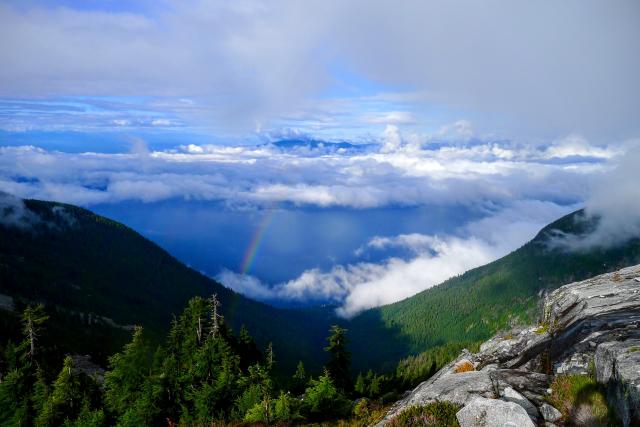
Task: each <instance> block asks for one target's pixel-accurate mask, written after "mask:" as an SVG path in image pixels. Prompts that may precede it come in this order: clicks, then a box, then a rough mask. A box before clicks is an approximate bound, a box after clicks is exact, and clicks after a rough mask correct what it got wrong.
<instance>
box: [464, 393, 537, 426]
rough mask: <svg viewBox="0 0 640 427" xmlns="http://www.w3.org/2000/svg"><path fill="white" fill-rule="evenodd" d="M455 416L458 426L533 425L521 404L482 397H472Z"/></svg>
mask: <svg viewBox="0 0 640 427" xmlns="http://www.w3.org/2000/svg"><path fill="white" fill-rule="evenodd" d="M456 418H457V419H458V422H459V423H460V427H535V424H534V423H533V421H531V418H529V415H527V412H526V411H525V410H524V408H523V407H522V406H520V405H518V404H516V403H513V402H505V401H503V400H498V399H487V398H484V397H475V398H473V399H472V400H471V401H470V402H469V403H467V405H466V406H465V407H464V408H462V409H461V410H460V411H458V413H457V414H456Z"/></svg>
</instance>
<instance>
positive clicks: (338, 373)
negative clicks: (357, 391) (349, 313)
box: [324, 325, 351, 391]
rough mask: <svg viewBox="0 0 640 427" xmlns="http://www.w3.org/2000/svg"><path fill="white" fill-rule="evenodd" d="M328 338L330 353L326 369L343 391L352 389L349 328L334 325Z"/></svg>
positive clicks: (327, 348)
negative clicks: (347, 334)
mask: <svg viewBox="0 0 640 427" xmlns="http://www.w3.org/2000/svg"><path fill="white" fill-rule="evenodd" d="M329 332H330V335H329V337H328V338H327V341H328V343H329V345H328V346H327V347H325V349H324V350H325V351H326V352H328V353H329V361H328V362H327V364H326V369H327V371H328V372H329V375H330V376H331V379H332V380H333V382H334V383H335V385H336V387H338V388H339V389H341V390H343V391H350V390H351V373H350V368H351V353H350V352H349V350H347V343H348V340H347V336H346V333H347V330H346V329H344V328H341V327H340V326H338V325H333V326H332V327H331V329H330V331H329Z"/></svg>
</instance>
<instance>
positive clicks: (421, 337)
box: [349, 211, 640, 370]
mask: <svg viewBox="0 0 640 427" xmlns="http://www.w3.org/2000/svg"><path fill="white" fill-rule="evenodd" d="M596 224H597V219H596V218H592V219H587V218H585V217H584V213H583V212H582V211H577V212H574V213H572V214H569V215H567V216H565V217H563V218H561V219H559V220H557V221H555V222H553V223H551V224H549V225H548V226H546V227H545V228H544V229H543V230H541V231H540V232H539V233H538V235H537V236H536V237H535V238H534V239H533V240H531V241H530V242H528V243H527V244H525V245H524V246H522V247H521V248H519V249H517V250H515V251H514V252H512V253H510V254H509V255H507V256H505V257H503V258H500V259H498V260H496V261H494V262H492V263H489V264H487V265H485V266H482V267H478V268H475V269H473V270H469V271H468V272H466V273H464V274H462V275H460V276H457V277H453V278H451V279H449V280H447V281H445V282H444V283H442V284H441V285H438V286H435V287H433V288H430V289H427V290H425V291H423V292H421V293H419V294H417V295H414V296H412V297H410V298H407V299H405V300H403V301H400V302H397V303H394V304H390V305H386V306H382V307H379V308H374V309H371V310H368V311H366V312H364V313H362V314H361V315H360V316H358V317H356V318H354V319H352V321H351V322H350V324H349V328H350V329H351V331H353V333H352V339H353V348H354V359H355V360H358V363H359V364H362V365H363V366H377V367H379V368H385V370H386V369H390V368H392V367H393V366H395V362H396V361H398V360H399V359H401V358H404V357H407V355H411V354H417V353H420V352H422V351H424V350H425V349H429V348H434V347H438V346H442V345H455V344H459V345H469V343H472V342H479V341H484V340H486V339H488V338H489V337H490V336H491V335H493V334H494V333H495V332H496V331H498V330H502V329H505V328H508V327H509V326H513V325H514V324H528V323H531V322H535V320H536V317H537V316H538V310H537V309H538V304H539V301H540V296H541V294H542V293H543V292H545V291H550V290H553V289H555V288H557V287H559V286H561V285H563V284H565V283H571V282H574V281H579V280H584V279H587V278H589V277H593V276H596V275H598V274H602V273H605V272H608V271H612V270H616V269H619V268H622V267H625V266H628V265H634V264H638V263H640V239H639V238H637V237H636V238H633V239H630V240H629V241H627V242H626V243H624V244H622V245H619V246H615V247H601V248H592V249H590V250H588V251H569V250H567V249H565V248H561V247H554V246H553V241H554V240H553V239H554V236H556V235H557V234H559V233H560V234H561V233H566V234H577V235H580V234H583V233H588V232H589V231H591V230H592V228H593V227H594V226H595V225H596ZM371 337H376V343H377V345H376V351H375V352H372V351H370V349H369V348H368V347H367V346H366V344H367V343H368V342H370V340H371ZM385 360H386V361H393V362H392V363H390V364H388V365H387V366H385V364H384V362H381V361H385ZM410 360H411V359H410Z"/></svg>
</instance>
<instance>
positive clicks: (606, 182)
mask: <svg viewBox="0 0 640 427" xmlns="http://www.w3.org/2000/svg"><path fill="white" fill-rule="evenodd" d="M639 165H640V145H636V146H634V147H633V148H631V149H629V150H628V151H627V152H626V154H625V155H624V156H621V157H619V158H618V159H616V162H615V163H614V164H613V165H612V166H611V169H610V170H609V171H607V172H605V173H604V174H603V175H602V177H601V178H600V179H599V180H598V181H597V182H596V183H595V184H594V185H593V190H592V191H591V193H590V194H589V197H588V198H587V200H586V205H585V213H584V217H583V219H582V220H584V221H588V222H592V221H594V220H595V221H594V222H595V224H596V225H595V229H594V230H592V231H590V232H589V233H587V234H581V235H576V234H558V235H556V238H555V239H554V240H553V243H552V244H553V245H557V246H560V247H563V248H565V249H568V250H589V249H591V248H594V247H599V248H607V247H611V246H615V245H617V244H620V243H623V242H626V241H628V240H631V239H634V238H640V168H639V167H638V166H639Z"/></svg>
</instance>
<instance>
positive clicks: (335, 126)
mask: <svg viewBox="0 0 640 427" xmlns="http://www.w3.org/2000/svg"><path fill="white" fill-rule="evenodd" d="M638 18H640V4H639V3H638V2H635V1H619V2H615V3H606V2H599V1H566V2H561V3H558V2H551V1H549V2H546V1H544V2H525V1H509V2H504V1H494V0H491V1H487V2H482V3H480V2H475V1H460V2H448V1H446V2H445V1H418V0H416V1H413V0H407V1H404V2H401V3H399V4H394V3H392V2H384V1H364V0H351V1H308V2H296V1H285V0H279V1H268V2H266V1H260V0H242V1H235V2H224V1H205V0H192V1H191V0H190V1H172V0H165V1H131V2H121V1H109V0H104V1H98V0H93V1H59V2H56V1H27V2H14V1H0V40H2V42H0V58H2V67H0V191H4V192H7V193H11V194H14V195H16V196H19V197H32V198H41V199H48V200H58V201H63V202H69V203H75V204H79V205H82V206H86V207H89V208H91V209H94V210H96V211H98V212H101V213H104V214H107V215H109V216H111V217H114V218H116V219H119V220H121V221H123V222H125V223H127V224H129V225H131V226H133V227H135V228H136V229H137V230H139V231H141V232H142V233H143V234H145V235H147V236H148V237H150V238H152V239H154V240H156V241H158V242H159V243H161V244H162V245H163V246H164V247H166V248H168V249H170V250H171V252H172V253H174V254H176V255H177V256H179V257H180V258H181V259H182V260H184V261H185V262H187V263H189V264H191V265H193V266H194V267H195V268H197V269H199V270H202V271H204V272H205V273H207V274H209V275H211V276H216V277H218V278H219V279H220V280H221V281H223V282H224V283H225V284H227V285H228V286H230V287H233V288H234V289H236V290H238V291H240V292H243V293H246V294H248V295H250V296H253V297H256V298H259V299H263V300H266V301H270V302H276V303H282V304H306V303H317V302H332V303H336V304H337V305H339V306H340V310H341V313H342V314H344V315H352V314H354V313H356V312H358V311H359V310H362V309H365V308H368V307H372V306H376V305H380V304H385V303H389V302H393V301H396V300H398V299H401V298H405V297H407V296H410V295H412V294H413V293H416V292H418V291H420V290H422V289H425V288H427V287H429V286H433V285H434V284H437V283H438V282H439V281H442V280H444V279H446V278H447V277H449V276H450V275H453V274H459V273H461V272H462V271H464V270H466V269H468V268H471V267H473V266H476V265H480V264H482V263H486V262H488V261H490V260H492V259H495V258H496V257H499V256H502V255H504V254H506V253H508V252H509V251H510V250H513V249H514V248H516V247H518V246H519V245H521V244H522V243H524V242H525V241H526V240H527V239H530V238H531V237H532V236H533V235H534V234H535V232H536V231H537V230H538V229H539V228H540V227H542V226H544V225H545V224H546V223H548V222H549V221H552V220H553V219H555V218H557V217H559V216H561V215H563V214H565V213H568V212H569V211H571V210H573V209H576V208H579V207H583V206H586V207H587V209H588V211H589V212H591V213H593V214H598V215H602V216H604V217H606V218H609V220H607V221H604V222H603V223H604V224H608V225H606V229H607V233H608V234H607V235H609V236H618V237H619V236H620V235H621V234H620V233H622V231H621V230H626V233H627V234H629V232H631V234H633V233H635V232H636V231H637V230H636V228H637V229H638V230H640V202H639V203H636V204H634V203H635V202H633V201H637V200H640V197H637V195H638V194H637V188H635V187H634V186H633V185H630V184H629V183H630V182H631V183H633V182H637V181H640V176H638V172H637V168H633V167H629V166H628V165H627V166H625V162H627V163H629V162H630V161H632V160H633V161H635V159H636V158H637V156H638V154H637V153H638V148H637V147H638V144H640V115H639V114H640V79H638V77H637V76H638V75H640V51H639V49H640V45H639V44H638V43H637V40H640V26H638V25H637V22H638ZM282 140H287V141H289V143H286V144H283V143H281V142H280V141H282ZM291 141H293V142H291ZM337 142H346V143H347V144H342V145H332V143H337ZM603 182H607V185H606V191H604V192H603V190H602V188H604V187H603V184H602V183H603ZM274 212H275V213H274ZM265 216H269V217H271V216H272V217H273V219H272V220H270V226H269V229H268V230H266V231H265V232H264V233H263V234H264V236H263V240H264V242H263V243H262V244H261V248H259V251H258V252H257V255H256V259H255V262H254V263H253V264H252V269H251V270H250V271H248V272H242V271H240V270H241V268H240V264H241V263H242V259H243V257H244V256H245V254H246V251H247V248H248V247H249V246H250V245H251V242H252V239H253V237H254V236H255V235H256V233H257V231H259V230H260V227H261V225H260V224H263V223H264V222H265V221H264V218H265ZM620 224H626V225H625V226H624V227H623V228H620V227H618V226H619V225H620ZM629 224H631V225H629ZM496 230H500V231H501V232H500V233H497V232H496ZM629 230H631V231H629ZM616 238H617V237H616ZM307 242H311V243H307ZM589 242H590V241H585V242H582V241H576V242H573V244H574V245H578V246H579V245H583V244H587V243H589ZM589 244H590V243H589ZM243 273H244V274H243Z"/></svg>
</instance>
